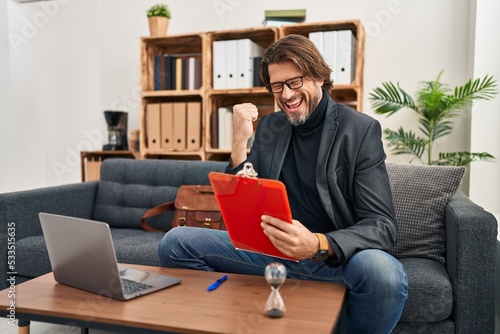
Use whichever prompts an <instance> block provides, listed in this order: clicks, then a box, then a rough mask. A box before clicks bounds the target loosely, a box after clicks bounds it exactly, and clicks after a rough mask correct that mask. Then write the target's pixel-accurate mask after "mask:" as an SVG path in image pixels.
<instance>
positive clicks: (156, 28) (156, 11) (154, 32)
mask: <svg viewBox="0 0 500 334" xmlns="http://www.w3.org/2000/svg"><path fill="white" fill-rule="evenodd" d="M146 13H147V17H148V22H149V32H150V34H151V36H165V35H166V34H167V30H168V22H169V20H170V17H171V15H170V9H169V8H168V6H167V5H164V4H156V5H153V6H152V7H151V8H149V9H148V10H147V11H146Z"/></svg>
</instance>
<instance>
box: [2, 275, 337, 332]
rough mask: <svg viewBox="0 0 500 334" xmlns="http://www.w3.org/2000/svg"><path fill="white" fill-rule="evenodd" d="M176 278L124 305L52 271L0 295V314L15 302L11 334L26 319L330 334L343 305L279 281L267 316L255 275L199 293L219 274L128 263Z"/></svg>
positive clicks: (131, 327) (306, 285)
mask: <svg viewBox="0 0 500 334" xmlns="http://www.w3.org/2000/svg"><path fill="white" fill-rule="evenodd" d="M130 266H131V267H136V268H139V269H144V270H148V271H154V272H158V273H161V274H164V275H169V276H174V277H178V278H181V279H182V283H181V284H178V285H175V286H172V287H169V288H167V289H164V290H161V291H157V292H154V293H151V294H149V295H145V296H141V297H138V298H135V299H132V300H129V301H125V302H123V301H117V300H113V299H110V298H107V297H103V296H99V295H96V294H92V293H89V292H86V291H82V290H79V289H75V288H72V287H68V286H65V285H62V284H58V283H57V282H55V281H54V277H53V275H52V273H49V274H46V275H43V276H40V277H38V278H35V279H32V280H30V281H28V282H24V283H21V284H19V285H17V286H16V291H15V293H14V295H15V296H12V292H11V296H9V290H8V289H6V290H3V291H0V314H2V315H8V314H9V310H8V309H7V307H8V306H9V305H10V302H11V301H12V300H15V317H16V319H18V320H20V322H19V325H20V327H19V333H29V321H41V322H50V323H56V324H65V325H68V326H77V327H81V328H82V332H87V328H99V329H107V330H114V331H122V332H131V333H133V332H137V331H138V329H140V332H141V333H165V332H176V333H251V332H253V333H287V334H291V333H300V334H302V333H332V331H333V329H334V327H335V325H336V323H337V320H338V318H339V314H340V311H341V308H342V305H343V302H344V298H345V294H346V290H345V287H344V285H342V284H335V283H326V282H313V281H301V280H292V279H287V281H286V282H285V284H284V285H283V286H282V287H281V289H280V292H281V294H282V296H283V299H284V300H285V304H286V314H285V316H284V317H282V318H269V317H267V316H266V315H265V314H264V304H265V301H266V299H267V297H268V295H269V293H270V291H271V290H270V288H269V286H268V285H267V283H266V281H265V279H264V278H263V277H260V276H247V275H236V274H228V279H227V281H226V282H224V283H223V284H222V285H221V286H220V287H219V288H218V289H216V290H214V291H211V292H208V291H207V287H208V286H209V285H210V284H211V283H212V282H214V281H215V280H217V279H218V278H220V277H221V275H222V274H221V273H213V272H205V271H194V270H185V269H169V268H160V267H148V266H137V265H130Z"/></svg>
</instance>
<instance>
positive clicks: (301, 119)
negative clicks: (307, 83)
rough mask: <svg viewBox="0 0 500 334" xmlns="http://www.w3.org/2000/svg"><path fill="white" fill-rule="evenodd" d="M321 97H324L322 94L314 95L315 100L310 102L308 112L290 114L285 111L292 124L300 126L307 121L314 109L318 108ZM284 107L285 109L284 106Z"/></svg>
mask: <svg viewBox="0 0 500 334" xmlns="http://www.w3.org/2000/svg"><path fill="white" fill-rule="evenodd" d="M321 97H322V96H321V95H316V96H314V100H311V103H310V104H309V110H308V111H307V113H304V114H295V115H289V114H288V113H286V112H285V115H286V117H287V118H288V121H289V122H290V124H292V125H293V126H298V125H302V124H304V123H305V122H307V120H308V119H309V118H310V117H311V115H312V113H313V112H314V110H316V108H317V107H318V105H319V102H320V101H321ZM281 103H284V102H281ZM282 109H283V110H284V108H283V106H282Z"/></svg>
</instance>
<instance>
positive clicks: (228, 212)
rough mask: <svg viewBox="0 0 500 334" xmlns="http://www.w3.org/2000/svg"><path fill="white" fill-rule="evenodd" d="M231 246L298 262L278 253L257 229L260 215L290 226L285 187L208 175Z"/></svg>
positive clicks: (267, 181) (290, 219)
mask: <svg viewBox="0 0 500 334" xmlns="http://www.w3.org/2000/svg"><path fill="white" fill-rule="evenodd" d="M208 178H209V180H210V183H211V184H212V188H213V190H214V193H215V198H216V199H217V202H218V203H219V207H220V210H221V213H222V217H223V218H224V223H225V224H226V228H227V232H228V233H229V237H230V238H231V242H232V243H233V246H234V247H235V248H237V249H242V250H246V251H250V252H257V253H262V254H266V255H271V256H276V257H279V258H283V259H288V260H293V261H298V260H297V259H294V258H291V257H289V256H286V255H284V254H283V253H282V252H280V251H279V250H278V249H277V248H276V247H275V246H274V245H273V244H272V242H271V241H270V240H269V238H268V237H267V236H266V235H265V234H264V231H263V230H262V227H261V226H260V223H261V221H262V220H261V219H260V217H261V216H262V215H269V216H273V217H276V218H279V219H281V220H284V221H287V222H289V223H290V224H291V223H292V213H291V210H290V204H289V202H288V195H287V192H286V188H285V185H284V184H283V183H282V182H281V181H278V180H271V179H262V178H251V177H245V176H238V175H232V174H224V173H218V172H210V173H208Z"/></svg>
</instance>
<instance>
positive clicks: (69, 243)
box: [39, 212, 181, 300]
mask: <svg viewBox="0 0 500 334" xmlns="http://www.w3.org/2000/svg"><path fill="white" fill-rule="evenodd" d="M39 217H40V223H41V225H42V230H43V235H44V238H45V243H46V245H47V250H48V253H49V258H50V264H51V266H52V271H53V273H54V279H55V280H56V281H57V282H59V283H61V284H65V285H69V286H72V287H75V288H79V289H82V290H86V291H90V292H94V293H97V294H99V295H103V296H106V297H111V298H114V299H118V300H128V299H131V298H135V297H138V296H141V295H145V294H148V293H151V292H153V291H157V290H160V289H164V288H166V287H169V286H172V285H174V284H178V283H180V282H181V280H180V279H178V278H174V277H169V276H165V275H160V274H157V273H152V272H146V271H142V270H138V269H134V268H129V267H126V266H124V265H121V264H118V262H117V260H116V253H115V248H114V245H113V239H112V238H111V232H110V229H109V225H108V224H106V223H102V222H98V221H93V220H88V219H81V218H75V217H68V216H61V215H55V214H49V213H43V212H42V213H40V214H39Z"/></svg>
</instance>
